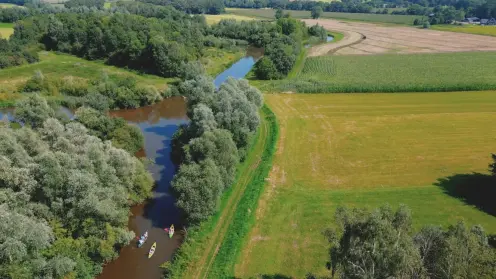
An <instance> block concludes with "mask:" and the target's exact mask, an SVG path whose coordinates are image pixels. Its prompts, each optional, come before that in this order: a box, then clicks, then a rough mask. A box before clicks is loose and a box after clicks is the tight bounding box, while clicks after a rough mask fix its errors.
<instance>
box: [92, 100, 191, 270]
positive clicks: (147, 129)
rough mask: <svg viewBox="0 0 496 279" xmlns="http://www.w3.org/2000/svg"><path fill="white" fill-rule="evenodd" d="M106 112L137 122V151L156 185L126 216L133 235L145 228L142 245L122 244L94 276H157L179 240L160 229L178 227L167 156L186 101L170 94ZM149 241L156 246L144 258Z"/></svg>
mask: <svg viewBox="0 0 496 279" xmlns="http://www.w3.org/2000/svg"><path fill="white" fill-rule="evenodd" d="M110 114H111V115H112V116H116V117H122V118H124V119H125V120H127V121H128V122H130V123H133V124H135V125H137V126H138V127H139V128H140V130H141V131H142V132H143V135H144V138H145V146H144V149H143V150H142V151H141V152H140V154H138V155H143V156H145V157H146V158H147V160H149V161H150V164H149V166H148V170H149V171H150V172H151V173H152V175H153V178H154V179H155V181H156V187H155V188H154V191H153V198H152V199H151V200H150V201H149V202H147V203H146V205H139V206H135V207H133V208H132V210H131V212H132V214H133V216H131V218H129V228H130V229H132V230H133V231H134V232H135V233H136V235H142V234H143V233H144V232H145V231H148V240H147V241H146V243H145V245H143V246H142V247H141V248H137V247H136V242H135V241H133V242H132V244H131V245H128V246H126V247H124V248H123V249H122V250H121V253H120V256H119V258H117V259H116V260H115V261H113V262H111V263H109V264H107V265H106V266H105V268H104V269H103V273H102V274H101V275H100V276H99V277H98V278H99V279H111V278H112V279H113V278H118V279H138V278H160V268H159V265H160V264H162V263H164V262H165V261H168V260H170V259H171V257H172V255H173V253H174V251H175V250H176V249H177V247H179V245H180V243H181V235H180V234H179V233H177V234H175V235H174V237H173V238H172V239H169V236H168V234H167V233H165V232H164V230H163V229H164V228H166V227H169V226H170V225H171V224H175V226H176V227H177V228H180V227H181V226H180V224H179V223H178V222H179V214H178V212H177V209H176V208H175V206H174V198H173V196H172V195H171V193H170V191H169V187H170V182H171V180H172V178H173V176H174V173H175V166H174V165H173V163H172V162H171V160H170V151H171V150H170V141H171V139H172V136H173V135H174V132H176V130H177V129H178V128H179V126H180V125H182V124H186V123H187V122H188V119H187V117H186V103H185V101H184V100H183V98H182V97H174V98H169V99H166V100H163V101H161V102H160V103H157V104H155V105H152V106H147V107H141V108H137V109H125V110H118V111H113V112H111V113H110ZM178 231H179V230H178ZM153 242H157V249H156V251H155V254H154V255H153V257H152V258H151V259H148V251H149V249H150V247H151V246H152V244H153Z"/></svg>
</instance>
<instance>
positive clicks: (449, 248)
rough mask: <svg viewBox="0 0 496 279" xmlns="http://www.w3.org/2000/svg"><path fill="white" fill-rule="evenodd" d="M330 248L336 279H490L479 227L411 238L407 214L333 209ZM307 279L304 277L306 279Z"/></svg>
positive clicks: (490, 255)
mask: <svg viewBox="0 0 496 279" xmlns="http://www.w3.org/2000/svg"><path fill="white" fill-rule="evenodd" d="M336 221H337V224H338V228H337V229H328V230H326V232H325V235H326V237H327V239H328V241H329V243H330V244H331V248H330V252H329V255H330V262H331V267H332V272H333V274H335V273H338V274H339V275H340V277H341V278H357V279H358V278H442V279H448V278H488V279H489V278H495V276H496V266H495V265H494V263H495V262H496V251H495V249H494V248H492V247H491V246H490V245H489V244H488V238H487V236H486V234H485V232H484V230H483V229H482V228H481V227H480V226H474V227H472V228H471V229H468V228H467V227H466V226H465V225H464V224H463V223H462V222H459V223H458V224H456V225H454V226H450V227H449V228H448V229H447V230H443V229H442V228H441V227H435V226H425V227H423V228H422V229H421V230H420V231H419V232H418V233H417V234H413V233H412V226H411V215H410V211H409V210H408V209H407V208H406V207H404V206H402V207H400V208H399V209H398V210H397V211H396V212H394V211H392V210H391V208H390V207H388V206H385V207H382V208H379V209H377V210H375V211H373V212H368V211H365V210H360V209H353V210H351V211H350V210H348V209H346V208H339V209H338V210H337V211H336ZM309 278H310V277H309Z"/></svg>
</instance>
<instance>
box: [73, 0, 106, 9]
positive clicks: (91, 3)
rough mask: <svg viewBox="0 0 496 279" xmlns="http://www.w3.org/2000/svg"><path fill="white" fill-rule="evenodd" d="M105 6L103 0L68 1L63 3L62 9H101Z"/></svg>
mask: <svg viewBox="0 0 496 279" xmlns="http://www.w3.org/2000/svg"><path fill="white" fill-rule="evenodd" d="M104 4H105V0H69V1H67V2H64V7H66V8H68V9H70V8H76V7H89V8H91V7H95V8H98V9H103V5H104Z"/></svg>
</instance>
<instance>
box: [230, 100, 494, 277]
mask: <svg viewBox="0 0 496 279" xmlns="http://www.w3.org/2000/svg"><path fill="white" fill-rule="evenodd" d="M265 99H266V102H267V103H268V104H269V106H270V107H271V108H272V110H273V111H274V113H275V114H276V116H277V118H278V122H279V124H280V139H279V142H278V148H277V151H276V156H275V158H274V162H273V169H272V172H271V175H270V179H269V180H268V184H269V185H267V186H266V191H265V193H264V194H263V196H262V198H261V200H260V202H259V208H258V209H257V211H256V218H257V223H256V225H255V228H254V229H253V230H252V231H251V233H250V235H249V236H248V238H246V239H245V245H244V248H243V251H242V254H241V256H240V257H238V263H237V265H236V272H235V274H234V275H235V278H249V277H250V276H256V275H258V274H264V275H275V274H278V275H280V277H278V278H303V277H304V275H305V274H306V273H307V272H314V273H318V274H319V275H329V274H328V271H327V270H326V268H325V266H326V261H327V260H328V258H327V255H328V254H327V245H326V241H325V239H324V237H323V236H322V234H321V232H322V230H323V229H325V228H326V227H328V226H331V225H332V222H333V217H334V216H333V214H334V212H335V209H336V208H337V207H338V206H340V205H345V206H350V207H353V206H357V207H367V208H375V207H378V206H381V205H384V204H385V203H389V204H390V205H391V206H393V207H397V206H399V205H400V204H406V205H408V206H409V207H410V208H411V209H412V214H413V222H414V227H415V228H419V227H420V226H421V225H424V224H439V225H443V226H447V225H449V224H453V223H455V222H457V220H465V221H466V222H467V223H469V224H481V225H483V226H484V228H485V229H486V231H488V232H490V233H496V218H495V217H494V216H491V215H489V214H487V213H485V212H482V211H480V210H478V209H476V208H474V207H473V206H471V205H467V204H465V202H463V201H461V200H459V199H457V198H454V197H452V196H450V195H449V194H447V193H445V192H444V188H442V187H440V186H436V184H437V183H438V181H439V180H440V179H443V178H447V177H450V176H452V175H455V174H470V173H472V172H482V173H486V170H487V168H488V164H489V163H490V162H491V152H495V150H496V140H495V139H496V131H494V130H491V129H488V127H491V126H492V125H493V123H494V121H495V120H496V91H492V92H452V93H401V94H311V95H301V94H275V95H266V96H265ZM267 278H269V277H267ZM270 278H272V277H270Z"/></svg>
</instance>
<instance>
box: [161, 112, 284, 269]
mask: <svg viewBox="0 0 496 279" xmlns="http://www.w3.org/2000/svg"><path fill="white" fill-rule="evenodd" d="M278 131H279V128H278V124H277V121H276V119H275V115H274V114H273V113H272V111H271V110H270V109H269V108H268V107H267V106H264V107H263V108H262V110H261V125H260V126H259V128H258V131H257V134H256V136H255V137H254V139H253V142H252V147H251V151H250V152H249V154H248V156H247V158H246V160H245V161H244V162H243V163H242V164H240V166H239V168H238V175H237V179H236V182H235V183H234V185H233V186H232V187H231V188H230V189H229V191H228V192H226V193H225V194H224V196H223V198H222V203H221V207H220V209H219V211H218V213H217V214H216V215H215V216H214V217H213V218H211V219H210V220H209V221H207V222H205V223H203V224H202V225H201V226H200V227H198V228H196V229H195V230H191V231H187V233H186V236H185V241H184V243H183V244H182V246H181V248H180V249H179V250H178V252H177V254H176V255H175V256H174V260H173V263H172V264H170V265H166V267H167V270H166V272H167V273H168V277H169V278H205V277H207V278H208V277H211V276H213V277H212V278H218V277H215V276H214V275H215V274H218V271H219V268H221V267H222V269H223V270H225V267H226V266H229V267H230V268H229V271H232V272H234V263H235V262H236V259H237V256H238V254H239V251H240V248H241V245H242V243H243V241H244V240H245V237H244V236H246V235H247V233H248V232H249V230H250V229H251V227H252V225H253V223H254V221H255V219H254V214H251V213H252V212H255V210H256V207H257V204H258V198H259V196H260V194H261V193H262V191H263V188H264V185H265V178H266V177H267V175H268V173H269V171H270V168H271V166H272V158H273V155H274V152H275V145H276V142H277V139H278ZM226 264H227V265H226ZM232 272H230V273H231V274H232ZM210 275H211V276H210Z"/></svg>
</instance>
